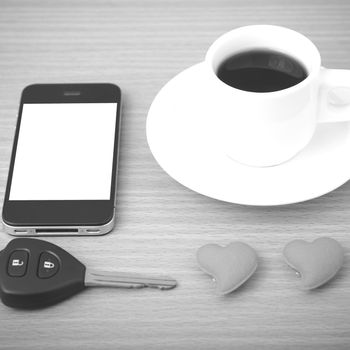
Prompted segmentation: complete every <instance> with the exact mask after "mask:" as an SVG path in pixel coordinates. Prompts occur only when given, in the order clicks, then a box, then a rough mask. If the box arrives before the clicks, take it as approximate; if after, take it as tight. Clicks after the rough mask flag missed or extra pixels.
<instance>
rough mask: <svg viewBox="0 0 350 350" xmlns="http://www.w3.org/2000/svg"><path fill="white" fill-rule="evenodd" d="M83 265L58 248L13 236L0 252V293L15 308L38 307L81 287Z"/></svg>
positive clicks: (58, 299)
mask: <svg viewBox="0 0 350 350" xmlns="http://www.w3.org/2000/svg"><path fill="white" fill-rule="evenodd" d="M84 277H85V266H84V265H83V264H82V263H81V262H80V261H78V260H77V259H76V258H74V257H73V256H72V255H70V254H69V253H68V252H66V251H65V250H63V249H62V248H60V247H58V246H56V245H54V244H52V243H49V242H46V241H42V240H39V239H32V238H16V239H13V240H12V241H10V242H9V243H8V245H7V246H6V247H5V249H4V250H2V251H1V252H0V297H1V300H2V302H3V303H4V304H5V305H7V306H11V307H15V308H28V309H34V308H41V307H45V306H48V305H52V304H55V303H57V302H59V301H61V300H63V299H66V298H68V297H70V296H72V295H74V294H76V293H78V292H80V291H81V290H82V289H84V288H85V285H84Z"/></svg>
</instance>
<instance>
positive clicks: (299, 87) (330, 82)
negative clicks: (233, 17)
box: [204, 25, 350, 167]
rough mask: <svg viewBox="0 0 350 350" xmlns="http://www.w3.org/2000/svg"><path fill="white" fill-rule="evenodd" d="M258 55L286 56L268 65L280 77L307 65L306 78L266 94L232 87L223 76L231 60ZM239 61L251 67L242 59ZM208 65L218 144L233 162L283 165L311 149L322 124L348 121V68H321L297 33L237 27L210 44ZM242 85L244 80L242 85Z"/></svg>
mask: <svg viewBox="0 0 350 350" xmlns="http://www.w3.org/2000/svg"><path fill="white" fill-rule="evenodd" d="M257 51H259V52H260V53H261V52H273V53H279V54H281V55H282V56H283V57H284V58H283V59H282V60H278V59H276V55H275V56H273V57H274V59H272V60H270V61H271V62H270V61H269V63H268V65H269V67H268V68H273V69H275V71H277V73H283V74H284V73H286V72H287V73H288V72H289V73H290V72H293V69H294V73H295V72H296V71H297V70H298V69H299V73H300V69H301V67H303V69H304V70H305V77H302V79H301V78H300V79H299V80H296V82H295V84H292V85H291V86H288V87H286V88H281V89H279V88H277V89H274V90H273V91H269V90H268V89H267V91H263V92H261V91H248V90H247V89H246V88H245V87H243V88H240V87H237V86H232V84H231V85H229V84H228V83H227V82H225V81H223V80H222V78H220V77H219V73H220V72H219V70H220V67H221V66H222V64H224V62H226V61H227V60H228V59H230V58H231V57H234V56H236V55H242V53H247V55H248V56H249V52H257ZM242 57H243V60H242ZM286 57H287V58H286ZM238 61H239V62H241V63H240V64H241V66H242V67H243V68H247V67H246V66H245V63H244V56H240V60H238ZM242 62H243V63H242ZM281 62H282V63H281ZM295 62H298V64H295ZM204 65H205V69H206V73H207V78H208V79H207V82H208V89H209V90H210V96H211V99H210V102H208V104H209V105H210V106H209V107H208V108H209V110H210V114H211V117H210V118H211V120H212V124H213V126H215V127H213V129H215V132H214V134H215V135H214V142H216V143H217V144H219V145H220V149H221V150H222V151H223V152H225V154H226V155H227V156H228V157H230V158H231V159H233V160H234V161H237V162H240V163H243V164H245V165H249V166H256V167H267V166H275V165H279V164H281V163H283V162H286V161H288V160H290V159H291V158H293V157H294V156H295V155H296V154H298V153H299V152H300V151H301V150H302V149H304V148H305V147H306V146H307V144H308V143H309V142H310V140H311V139H312V137H313V135H314V133H315V130H316V126H317V125H318V123H333V122H341V121H348V120H350V107H349V105H348V102H350V70H341V69H326V68H324V67H322V66H321V57H320V53H319V51H318V49H317V47H316V46H315V45H314V44H313V43H312V42H311V41H310V40H309V39H308V38H306V37H305V36H304V35H302V34H300V33H298V32H296V31H294V30H291V29H287V28H284V27H279V26H273V25H252V26H246V27H241V28H238V29H234V30H232V31H230V32H228V33H226V34H224V35H222V36H221V37H219V38H218V39H217V40H216V41H215V42H214V43H213V44H212V45H211V46H210V48H209V50H208V52H207V54H206V57H205V63H204ZM298 65H300V66H298ZM296 66H297V67H296ZM293 67H294V68H293ZM295 67H296V68H295ZM283 69H284V70H285V72H283ZM294 73H293V74H294ZM295 74H296V73H295ZM241 78H242V77H241ZM234 79H235V78H234V77H233V82H232V83H235V81H234ZM266 80H267V81H270V80H271V79H269V78H267V79H266ZM257 81H258V82H259V83H261V81H259V80H257ZM243 83H244V76H243V80H242V81H241V82H238V84H243ZM251 85H252V87H254V82H253V83H252V84H251Z"/></svg>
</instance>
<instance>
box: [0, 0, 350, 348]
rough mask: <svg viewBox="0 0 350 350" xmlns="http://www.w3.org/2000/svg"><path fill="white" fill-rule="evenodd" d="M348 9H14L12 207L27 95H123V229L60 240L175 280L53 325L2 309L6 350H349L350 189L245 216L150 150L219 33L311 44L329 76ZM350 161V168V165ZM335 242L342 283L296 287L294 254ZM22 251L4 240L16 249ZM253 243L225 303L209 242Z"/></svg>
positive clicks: (2, 238) (0, 101)
mask: <svg viewBox="0 0 350 350" xmlns="http://www.w3.org/2000/svg"><path fill="white" fill-rule="evenodd" d="M349 20H350V2H348V1H345V0H344V1H341V0H336V1H326V0H322V1H311V0H308V1H305V0H297V1H290V0H271V1H259V0H244V1H243V0H231V1H229V0H216V1H209V0H206V1H197V0H192V1H185V0H182V1H170V0H166V1H164V0H163V1H161V0H159V1H141V0H139V1H137V0H119V1H107V0H104V1H93V0H90V1H68V0H60V1H57V0H56V1H54V0H52V1H51V0H50V1H39V0H37V1H25V0H16V1H6V0H2V1H1V4H0V140H1V142H0V197H1V198H0V199H1V203H2V200H3V196H4V190H5V183H6V177H7V171H8V164H9V158H10V152H11V147H12V141H13V135H14V128H15V121H16V114H17V109H18V102H19V96H20V93H21V90H22V89H23V87H24V86H26V85H27V84H30V83H36V82H48V83H53V82H113V83H117V84H118V85H120V86H121V88H122V90H123V93H124V113H123V126H122V142H121V154H120V173H119V190H118V224H117V226H116V228H115V230H114V231H113V232H112V233H110V234H108V235H106V236H103V237H76V238H67V237H61V238H60V237H49V238H47V239H48V240H49V241H51V242H53V243H56V244H59V245H61V246H62V247H63V248H65V249H68V250H69V251H70V252H72V253H73V254H74V255H76V256H77V257H79V258H80V259H81V260H82V261H83V262H85V263H86V264H87V265H88V266H91V267H94V268H106V269H121V270H126V271H139V272H143V271H145V272H146V271H150V272H155V273H156V272H157V273H158V272H166V273H168V274H170V275H172V276H174V277H175V278H176V279H178V281H179V283H180V285H179V287H178V288H177V289H175V290H173V291H169V292H161V291H158V290H147V289H144V290H134V291H130V290H112V289H90V290H87V291H85V292H83V293H82V294H81V295H79V296H77V297H73V298H71V299H69V300H67V301H65V302H63V303H61V304H59V305H56V306H54V307H51V308H47V309H44V310H40V311H28V312H23V311H16V310H12V309H9V308H7V307H5V306H3V305H0V348H1V349H25V348H27V349H44V348H45V349H63V348H71V349H134V348H140V349H168V348H169V349H170V348H174V349H269V350H270V349H349V347H350V261H349V253H348V252H349V249H350V183H348V184H346V185H344V186H342V187H341V188H339V189H338V190H336V191H334V192H332V193H330V194H328V195H326V196H323V197H322V198H318V199H315V200H312V201H309V202H306V203H302V204H296V205H289V206H283V207H277V208H257V207H243V206H238V205H233V204H228V203H223V202H219V201H216V200H212V199H209V198H206V197H203V196H201V195H199V194H197V193H194V192H192V191H190V190H188V189H186V188H184V187H182V186H181V185H180V184H178V183H177V182H176V181H174V180H173V179H171V178H170V177H169V176H167V175H166V174H165V173H164V172H163V171H162V170H161V168H160V167H159V166H158V164H157V163H156V161H155V160H154V158H153V156H152V155H151V153H150V150H149V148H148V145H147V141H146V135H145V124H146V116H147V111H148V108H149V106H150V104H151V102H152V99H153V98H154V96H155V94H156V93H157V91H158V90H159V89H160V88H161V87H162V86H163V84H165V83H166V82H167V81H168V80H169V79H170V78H171V77H173V76H174V75H175V74H177V73H179V72H180V71H181V70H183V69H184V68H186V67H189V66H191V65H193V64H195V63H197V62H199V61H201V60H202V59H203V57H204V55H205V52H206V49H207V47H208V46H209V45H210V43H211V42H212V41H214V40H215V38H216V37H218V36H219V35H220V34H222V33H224V32H226V31H228V30H230V29H232V28H235V27H238V26H242V25H247V24H256V23H271V24H278V25H284V26H287V27H291V28H293V29H296V30H298V31H301V32H302V33H304V34H306V35H307V36H309V37H310V38H311V39H312V40H313V41H314V42H315V43H316V44H317V45H318V47H319V49H320V51H321V54H322V57H323V64H324V65H325V66H329V67H334V68H350V55H349V52H350V21H349ZM349 161H350V160H349ZM324 235H330V236H332V237H334V238H336V239H338V240H339V241H340V242H341V243H342V244H343V245H344V246H345V247H346V248H347V258H348V259H347V261H346V263H345V266H344V268H343V269H342V270H341V273H340V275H339V276H338V277H337V278H336V279H335V280H334V281H332V283H330V284H329V285H327V286H326V287H324V288H322V289H319V290H316V291H314V292H310V293H304V292H301V291H300V290H298V289H297V288H296V280H295V277H294V274H293V272H292V271H291V270H290V269H289V268H288V267H287V266H286V265H285V264H284V262H283V260H282V256H281V250H282V248H283V246H284V245H285V244H286V243H287V242H288V241H290V240H291V239H294V238H303V239H306V240H313V239H315V238H317V237H320V236H324ZM10 239H11V237H9V236H7V235H6V234H5V233H2V234H1V235H0V245H1V247H2V246H4V245H5V244H6V243H7V242H8V241H9V240H10ZM232 240H244V241H245V242H247V243H249V244H251V245H252V246H253V247H254V248H256V249H257V251H258V253H259V256H260V267H259V269H258V271H257V273H256V275H255V276H254V277H253V278H252V280H250V281H249V282H248V283H247V284H246V285H245V286H244V287H242V288H240V289H239V290H238V291H237V292H236V293H233V294H232V295H230V296H228V297H225V298H223V297H217V296H215V295H214V294H213V286H212V283H211V281H210V279H209V278H208V276H206V275H205V274H203V273H202V272H201V271H200V270H199V268H198V266H197V263H196V260H195V252H196V250H197V248H198V247H200V246H201V245H203V244H205V243H209V242H217V243H219V244H227V243H228V242H230V241H232Z"/></svg>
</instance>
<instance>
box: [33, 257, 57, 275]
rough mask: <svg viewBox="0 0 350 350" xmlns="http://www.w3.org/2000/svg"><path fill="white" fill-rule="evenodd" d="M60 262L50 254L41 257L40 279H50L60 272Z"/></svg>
mask: <svg viewBox="0 0 350 350" xmlns="http://www.w3.org/2000/svg"><path fill="white" fill-rule="evenodd" d="M59 265H60V262H59V260H58V259H57V257H56V256H55V255H53V254H51V253H49V252H43V253H41V255H40V259H39V267H38V276H39V278H50V277H52V276H54V275H56V273H57V272H58V270H59V268H60V266H59Z"/></svg>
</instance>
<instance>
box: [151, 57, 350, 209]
mask: <svg viewBox="0 0 350 350" xmlns="http://www.w3.org/2000/svg"><path fill="white" fill-rule="evenodd" d="M204 76H205V74H203V63H200V64H197V65H194V66H193V67H191V68H188V69H186V70H185V71H183V72H182V73H180V74H178V75H177V76H176V77H175V78H173V79H172V80H171V81H169V82H168V83H167V84H166V85H165V86H164V87H163V88H162V89H161V91H160V92H159V93H158V95H157V96H156V98H155V99H154V101H153V103H152V105H151V108H150V110H149V113H148V118H147V139H148V143H149V146H150V148H151V151H152V153H153V155H154V157H155V158H156V160H157V161H158V163H159V164H160V166H161V167H162V168H163V169H164V170H165V171H166V172H167V173H168V174H169V175H170V176H171V177H173V178H174V179H175V180H177V181H178V182H179V183H181V184H182V185H184V186H186V187H188V188H190V189H192V190H193V191H196V192H198V193H201V194H203V195H205V196H208V197H212V198H215V199H219V200H222V201H227V202H231V203H238V204H245V205H261V206H263V205H281V204H290V203H297V202H302V201H306V200H309V199H312V198H315V197H318V196H321V195H323V194H326V193H328V192H330V191H332V190H334V189H336V188H337V187H339V186H341V185H342V184H344V183H345V182H346V181H348V180H349V178H350V130H349V123H346V122H345V123H332V124H320V125H319V126H318V129H317V131H316V133H315V135H314V137H313V139H312V140H311V142H310V144H309V145H308V146H307V147H306V148H305V149H304V150H303V151H301V152H300V153H299V154H298V155H297V156H296V157H294V158H293V159H292V160H290V161H288V162H286V163H284V164H281V165H278V166H275V167H268V168H254V167H249V166H245V165H242V164H239V163H237V162H235V161H233V160H231V159H230V158H228V157H227V156H226V155H225V154H224V152H223V151H222V150H221V149H219V147H218V146H217V142H215V141H214V140H213V137H212V135H213V127H214V125H215V115H214V116H208V117H205V115H206V114H205V113H203V110H205V104H206V101H207V99H208V98H210V96H209V95H208V92H207V91H206V90H205V89H206V83H205V78H204Z"/></svg>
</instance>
